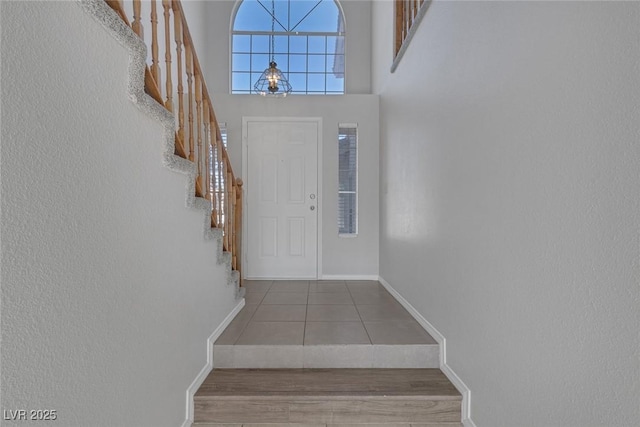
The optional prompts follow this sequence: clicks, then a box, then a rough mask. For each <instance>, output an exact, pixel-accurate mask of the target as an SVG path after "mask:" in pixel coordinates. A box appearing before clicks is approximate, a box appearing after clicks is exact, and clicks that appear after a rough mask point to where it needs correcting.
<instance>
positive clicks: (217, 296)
mask: <svg viewBox="0 0 640 427" xmlns="http://www.w3.org/2000/svg"><path fill="white" fill-rule="evenodd" d="M0 7H1V12H2V13H1V15H2V16H1V19H2V21H1V22H2V26H1V28H2V169H1V170H2V172H1V173H2V175H1V178H2V179H1V188H2V223H1V231H2V243H1V244H2V260H1V266H2V270H1V281H2V393H1V394H2V401H1V405H0V406H1V408H2V409H3V410H7V411H9V410H17V409H26V410H29V409H50V410H56V411H57V421H55V424H56V425H60V426H65V427H66V426H82V427H84V426H109V427H113V426H154V427H155V426H176V425H180V424H181V423H182V421H183V420H184V417H185V391H186V389H187V387H189V385H190V383H191V381H193V379H194V378H195V377H196V376H197V375H198V373H199V371H200V370H201V369H202V368H203V366H204V365H205V363H206V354H207V348H206V339H207V337H208V336H209V335H210V334H211V333H212V332H213V330H214V329H215V328H216V326H217V325H219V324H220V323H221V322H222V320H223V319H224V318H225V316H226V315H227V314H228V313H229V312H230V311H231V309H232V308H233V307H234V306H235V302H234V291H233V289H232V287H228V286H227V285H226V283H227V276H226V272H225V270H224V269H223V268H222V267H221V266H217V264H216V245H215V242H214V241H213V240H209V241H205V240H204V239H203V230H204V229H203V222H204V218H203V212H202V211H197V210H192V209H187V208H185V197H186V194H185V183H186V177H185V176H184V175H181V174H177V173H174V172H171V171H169V170H168V169H166V168H165V167H163V166H162V154H163V152H162V149H163V146H162V141H163V140H162V127H161V126H160V125H159V124H158V123H157V122H155V121H153V120H152V119H150V118H149V117H147V116H146V115H144V114H143V113H142V112H140V111H139V110H138V109H137V108H136V107H135V106H134V105H133V104H132V103H131V101H129V99H127V75H128V74H127V66H128V53H127V51H126V50H125V48H124V47H122V46H120V45H119V44H118V43H117V42H116V41H115V40H114V39H113V38H111V37H110V36H109V35H107V33H106V31H105V30H104V29H103V28H102V27H101V26H100V25H99V24H98V23H96V22H95V21H94V20H93V19H92V18H91V17H89V16H88V15H87V14H85V13H83V11H82V10H81V9H80V7H79V6H78V4H76V3H75V2H2V3H1V6H0ZM42 423H43V422H42V421H40V422H37V421H35V422H24V421H18V422H15V423H12V422H9V421H5V422H4V423H3V425H7V426H9V425H21V426H25V425H32V424H34V425H41V424H42Z"/></svg>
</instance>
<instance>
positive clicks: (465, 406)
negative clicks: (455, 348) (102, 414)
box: [378, 276, 476, 427]
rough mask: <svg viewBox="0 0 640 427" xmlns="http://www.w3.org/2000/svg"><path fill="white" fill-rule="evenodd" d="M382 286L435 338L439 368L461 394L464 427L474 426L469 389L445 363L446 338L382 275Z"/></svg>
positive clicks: (380, 279)
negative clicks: (438, 352) (437, 345)
mask: <svg viewBox="0 0 640 427" xmlns="http://www.w3.org/2000/svg"><path fill="white" fill-rule="evenodd" d="M378 280H379V281H380V283H382V286H384V287H385V289H386V290H387V291H389V293H390V294H391V295H393V297H394V298H395V299H396V300H397V301H398V302H399V303H400V304H402V306H403V307H404V308H405V309H406V310H407V311H408V312H409V314H411V315H412V316H413V318H414V319H416V321H417V322H418V323H420V325H421V326H422V327H423V328H424V329H425V330H426V331H427V332H428V333H429V335H431V336H432V337H433V339H435V340H436V341H437V342H438V344H439V345H440V370H441V371H442V373H443V374H445V376H446V377H447V378H448V379H449V381H451V383H452V384H453V385H454V387H455V388H456V389H457V390H458V391H459V392H460V394H462V423H463V424H464V427H476V425H475V423H474V422H473V420H472V419H471V390H469V387H467V385H466V384H465V383H464V382H463V381H462V380H461V379H460V377H459V376H458V375H457V374H456V373H455V372H454V371H453V369H451V367H450V366H449V365H448V364H447V340H446V338H445V337H444V336H443V335H442V334H441V333H440V331H438V330H437V329H436V328H435V327H434V326H433V325H432V324H431V323H429V321H428V320H427V319H425V318H424V317H423V316H422V315H421V314H420V313H419V312H418V310H416V309H415V308H414V307H413V306H412V305H411V304H410V303H409V301H407V300H406V299H404V297H403V296H402V295H400V294H399V293H398V291H396V290H395V289H394V288H393V286H391V285H390V284H389V282H387V281H386V280H385V279H384V278H383V277H382V276H380V277H378Z"/></svg>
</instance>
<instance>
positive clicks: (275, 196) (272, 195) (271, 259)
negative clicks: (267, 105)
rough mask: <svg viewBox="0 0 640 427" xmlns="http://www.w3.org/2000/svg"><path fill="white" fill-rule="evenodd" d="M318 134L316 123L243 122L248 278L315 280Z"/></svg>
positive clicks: (308, 120) (296, 121)
mask: <svg viewBox="0 0 640 427" xmlns="http://www.w3.org/2000/svg"><path fill="white" fill-rule="evenodd" d="M319 129H320V126H319V121H318V120H314V119H307V120H300V121H298V120H291V119H288V120H287V119H265V120H255V121H254V120H251V119H247V121H245V126H244V130H243V132H244V133H245V135H244V137H245V140H246V142H247V145H246V147H247V161H246V163H245V165H246V173H245V177H246V180H247V193H246V194H247V204H246V212H247V215H246V218H247V223H246V228H245V233H246V236H247V239H246V242H247V245H246V251H245V252H246V254H247V259H246V263H245V265H244V271H245V276H246V277H247V278H290V279H306V278H311V279H315V278H316V277H317V274H318V272H317V270H318V267H317V263H318V261H317V258H318V132H319Z"/></svg>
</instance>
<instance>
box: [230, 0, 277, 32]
mask: <svg viewBox="0 0 640 427" xmlns="http://www.w3.org/2000/svg"><path fill="white" fill-rule="evenodd" d="M233 29H234V30H235V31H271V15H270V14H269V12H267V11H266V10H265V9H264V8H263V7H262V6H260V4H259V3H258V2H257V1H256V0H245V1H243V2H242V3H241V4H240V7H239V8H238V12H237V13H236V18H235V20H234V21H233Z"/></svg>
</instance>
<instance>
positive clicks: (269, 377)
mask: <svg viewBox="0 0 640 427" xmlns="http://www.w3.org/2000/svg"><path fill="white" fill-rule="evenodd" d="M320 395H322V396H349V397H356V396H367V397H373V396H426V397H429V398H432V399H433V398H436V399H441V400H446V399H450V400H460V399H461V398H462V397H461V396H460V393H458V391H457V390H456V389H455V387H453V385H452V384H451V382H449V380H448V379H447V377H446V376H444V374H443V373H442V372H441V371H440V370H439V369H215V370H213V371H212V372H211V374H209V376H208V377H207V379H206V380H205V381H204V383H203V384H202V386H201V387H200V390H198V392H197V393H196V397H203V396H217V397H225V396H226V397H238V396H259V397H268V396H299V397H301V396H320Z"/></svg>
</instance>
